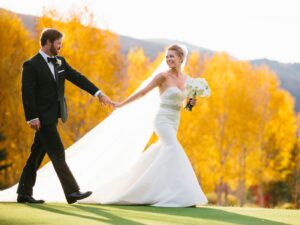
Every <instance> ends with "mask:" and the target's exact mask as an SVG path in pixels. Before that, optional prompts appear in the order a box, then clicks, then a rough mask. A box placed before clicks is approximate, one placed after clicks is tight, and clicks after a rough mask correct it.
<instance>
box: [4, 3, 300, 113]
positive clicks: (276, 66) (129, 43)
mask: <svg viewBox="0 0 300 225" xmlns="http://www.w3.org/2000/svg"><path fill="white" fill-rule="evenodd" d="M1 11H7V10H5V9H1V8H0V13H1ZM11 13H14V12H11ZM15 14H17V15H18V16H19V17H20V18H21V20H22V22H23V23H24V25H25V26H26V27H27V29H28V30H30V31H32V32H33V31H34V28H35V24H36V22H37V19H38V17H35V16H30V15H24V14H19V13H15ZM119 38H120V44H121V52H122V54H124V55H126V54H127V53H128V51H129V50H130V49H131V48H133V47H141V48H143V49H144V52H145V54H146V55H147V56H148V57H149V58H150V59H152V60H153V59H155V58H156V56H157V54H158V53H159V52H161V51H163V50H164V48H165V47H166V46H168V45H169V44H171V43H174V42H175V43H182V44H185V45H186V46H187V48H188V49H189V51H199V52H200V53H201V54H202V55H208V56H210V55H212V54H213V53H214V51H211V50H209V49H206V48H202V47H199V46H195V45H191V44H189V43H185V42H180V41H177V40H168V39H143V40H142V39H136V38H132V37H128V36H124V35H119ZM249 62H250V63H251V64H252V65H254V66H260V65H266V66H268V67H269V68H270V69H271V70H273V71H274V72H275V73H276V74H277V75H278V78H279V80H280V82H281V87H282V88H283V89H286V90H287V91H289V92H290V93H291V95H293V96H294V97H295V100H296V101H295V103H296V106H295V110H296V111H297V112H299V111H300V63H281V62H278V61H274V60H270V59H256V60H251V61H249Z"/></svg>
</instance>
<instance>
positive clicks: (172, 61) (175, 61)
mask: <svg viewBox="0 0 300 225" xmlns="http://www.w3.org/2000/svg"><path fill="white" fill-rule="evenodd" d="M166 61H167V64H168V66H169V67H170V68H171V69H172V68H177V67H178V66H180V64H181V61H182V60H181V58H180V57H179V56H178V55H177V53H176V51H173V50H168V52H167V55H166Z"/></svg>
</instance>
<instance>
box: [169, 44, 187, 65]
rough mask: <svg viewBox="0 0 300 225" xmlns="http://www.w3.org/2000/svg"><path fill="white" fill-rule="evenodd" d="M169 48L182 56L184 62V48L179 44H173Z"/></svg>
mask: <svg viewBox="0 0 300 225" xmlns="http://www.w3.org/2000/svg"><path fill="white" fill-rule="evenodd" d="M168 50H172V51H175V52H176V54H177V55H178V56H179V57H180V58H181V62H183V59H184V57H185V56H184V51H183V49H182V48H181V47H180V46H179V45H176V44H174V45H171V46H170V47H168Z"/></svg>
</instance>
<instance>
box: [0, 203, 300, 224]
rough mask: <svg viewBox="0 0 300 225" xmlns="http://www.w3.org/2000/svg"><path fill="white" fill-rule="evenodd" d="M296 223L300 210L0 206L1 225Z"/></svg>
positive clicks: (6, 204)
mask: <svg viewBox="0 0 300 225" xmlns="http://www.w3.org/2000/svg"><path fill="white" fill-rule="evenodd" d="M13 224H18V225H24V224H28V225H35V224H41V225H49V224H55V225H71V224H76V225H79V224H80V225H92V224H117V225H126V224H132V225H142V224H155V225H167V224H168V225H176V224H178V225H179V224H180V225H183V224H204V225H211V224H253V225H263V224H297V225H300V210H281V209H262V208H238V207H212V206H205V207H200V208H157V207H148V206H103V205H94V204H73V205H68V204H63V203H47V204H17V203H0V225H13Z"/></svg>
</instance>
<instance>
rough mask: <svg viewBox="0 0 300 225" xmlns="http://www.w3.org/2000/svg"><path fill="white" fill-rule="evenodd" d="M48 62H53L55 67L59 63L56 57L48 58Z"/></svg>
mask: <svg viewBox="0 0 300 225" xmlns="http://www.w3.org/2000/svg"><path fill="white" fill-rule="evenodd" d="M47 61H48V63H49V62H52V64H53V65H55V64H56V63H57V60H56V58H55V57H47Z"/></svg>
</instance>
